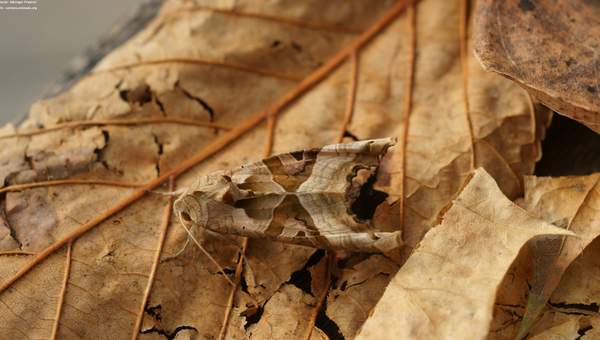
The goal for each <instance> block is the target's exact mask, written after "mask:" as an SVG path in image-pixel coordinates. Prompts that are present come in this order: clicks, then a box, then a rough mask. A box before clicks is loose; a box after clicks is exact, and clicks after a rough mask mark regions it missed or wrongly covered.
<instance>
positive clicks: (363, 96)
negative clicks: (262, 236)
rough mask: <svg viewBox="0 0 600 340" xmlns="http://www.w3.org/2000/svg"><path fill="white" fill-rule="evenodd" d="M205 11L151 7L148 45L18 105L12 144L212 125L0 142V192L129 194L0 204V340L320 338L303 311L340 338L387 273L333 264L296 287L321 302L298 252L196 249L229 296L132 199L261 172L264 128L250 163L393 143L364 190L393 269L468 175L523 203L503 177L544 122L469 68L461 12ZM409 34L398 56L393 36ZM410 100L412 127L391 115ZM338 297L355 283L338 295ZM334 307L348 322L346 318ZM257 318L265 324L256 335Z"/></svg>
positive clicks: (172, 233) (386, 5)
mask: <svg viewBox="0 0 600 340" xmlns="http://www.w3.org/2000/svg"><path fill="white" fill-rule="evenodd" d="M205 6H216V5H214V4H212V2H211V3H208V2H207V3H206V4H203V3H201V2H200V1H196V2H193V1H178V0H171V1H166V2H165V3H164V5H163V10H162V12H161V15H160V16H159V17H157V18H156V19H155V20H154V21H152V22H151V23H150V24H149V26H148V28H147V29H145V30H143V31H141V32H140V33H139V34H137V35H136V36H135V37H133V38H132V39H131V40H130V41H128V42H127V43H125V44H124V45H123V46H121V47H120V48H118V49H117V50H115V51H113V52H112V53H111V54H109V55H108V56H107V57H106V58H105V59H104V60H103V61H102V62H101V63H100V64H99V65H98V66H97V68H96V69H95V71H94V72H92V73H91V74H89V75H88V76H86V77H84V78H83V79H81V80H80V81H79V82H78V83H77V84H75V85H74V86H73V88H71V89H69V90H68V91H66V92H64V93H63V94H61V95H59V96H57V97H54V98H50V99H47V100H43V101H40V102H38V103H36V104H35V105H34V106H33V108H32V110H31V114H30V117H29V119H28V120H27V121H26V122H25V124H24V128H26V129H27V128H28V129H31V128H34V127H36V126H45V127H47V128H51V127H52V126H54V124H57V123H58V124H60V123H64V122H69V121H88V122H89V121H92V120H93V121H105V120H107V119H110V120H115V119H139V118H148V117H152V118H153V119H154V118H157V119H158V118H161V117H167V118H173V117H177V118H186V119H192V120H195V121H199V122H203V123H205V124H206V125H210V124H218V126H217V125H213V126H214V128H202V127H198V126H193V125H189V124H188V125H187V126H186V125H185V124H184V125H182V124H178V125H173V124H169V125H167V124H159V123H156V122H155V123H151V124H149V123H144V124H141V123H140V124H139V125H134V126H115V125H114V124H113V123H111V124H108V123H103V124H99V125H102V126H100V127H89V126H88V127H73V126H70V127H69V128H68V129H62V130H56V131H54V132H50V133H42V132H40V133H39V134H35V135H29V136H22V137H19V138H18V139H15V138H13V139H11V138H6V137H2V139H0V146H1V147H0V150H2V151H0V152H2V153H0V165H1V167H0V174H2V176H3V178H4V179H5V183H4V184H15V183H21V182H29V181H32V180H35V179H46V178H57V177H60V178H68V179H69V180H73V179H78V180H94V181H97V180H105V181H113V182H114V181H118V182H121V183H123V182H127V183H128V184H129V186H131V185H133V184H136V183H137V184H140V183H147V184H146V185H145V186H143V187H141V188H138V189H131V188H129V189H128V188H122V187H116V186H110V185H107V184H110V183H99V184H95V185H82V184H81V183H79V184H74V182H68V183H71V185H65V183H63V185H60V186H50V187H44V188H37V189H35V190H34V189H27V190H25V191H23V194H17V193H10V194H6V195H5V197H3V206H4V208H5V209H4V210H5V212H6V204H7V202H8V201H9V198H10V200H12V201H13V202H15V204H14V205H13V207H15V210H14V214H15V216H12V214H11V213H9V214H6V218H4V219H3V222H2V224H0V232H2V233H3V234H0V235H4V236H3V237H4V238H3V241H2V246H3V247H4V248H3V249H5V250H6V251H7V252H5V253H1V254H0V278H1V280H2V282H4V285H3V286H2V289H1V290H2V293H1V294H2V295H0V299H1V300H2V302H3V303H2V304H0V319H1V320H2V324H3V325H5V327H4V328H2V329H0V336H1V337H6V338H11V337H25V336H29V337H44V338H47V337H50V336H52V334H53V332H54V331H56V332H57V336H58V337H59V338H67V339H69V338H98V339H103V338H125V337H128V336H132V335H133V336H136V335H138V328H137V324H136V323H137V322H138V321H139V322H140V323H141V327H140V328H139V331H140V332H141V334H139V336H140V338H142V339H143V338H148V339H152V338H158V337H161V334H163V335H164V334H167V335H169V336H172V337H175V336H189V337H191V336H197V337H199V338H222V337H227V338H248V337H250V336H251V334H250V330H251V329H255V330H256V332H259V331H260V332H267V326H268V324H270V323H272V322H273V320H272V319H273V318H275V319H277V318H278V317H280V316H284V317H286V319H285V322H283V321H282V322H278V326H279V327H281V328H280V329H277V330H276V332H277V334H304V336H305V337H308V336H311V337H319V336H323V335H322V334H321V333H320V331H319V330H318V328H319V327H322V328H325V326H324V324H323V322H324V321H323V319H324V317H322V318H319V317H318V315H319V312H320V311H319V309H320V308H326V310H325V313H322V314H324V315H326V316H327V317H328V318H329V319H330V321H331V322H332V323H334V324H335V323H338V324H339V326H338V327H339V329H340V331H341V332H342V333H343V334H344V335H345V336H346V337H348V338H351V337H353V336H354V334H355V332H356V330H357V329H358V328H360V325H361V324H362V323H363V322H364V320H365V319H366V317H367V315H368V311H369V310H370V309H371V308H372V307H373V306H374V304H375V303H376V301H377V299H378V298H379V296H381V294H382V292H383V289H384V288H385V286H386V284H387V281H389V278H390V275H391V274H393V271H395V270H396V268H397V267H396V266H397V264H394V263H393V261H391V260H388V259H384V258H382V257H370V258H364V257H362V256H361V255H353V256H350V257H349V258H348V259H345V260H344V261H341V262H340V263H339V266H340V268H339V270H340V275H341V281H338V283H339V285H335V286H334V288H333V289H332V290H331V291H332V292H334V295H332V294H331V293H330V294H329V296H327V295H326V294H321V293H322V292H323V291H318V292H313V291H312V289H307V290H300V291H299V290H298V289H295V288H294V287H295V285H296V284H298V282H296V281H297V278H298V277H309V276H310V275H309V274H308V273H311V272H314V273H315V275H314V276H315V279H314V280H313V279H311V280H310V285H308V286H310V287H329V279H335V277H334V278H328V279H327V280H324V281H325V282H318V281H319V280H322V279H320V277H323V275H321V274H319V275H317V272H316V269H314V268H312V266H313V265H308V264H309V263H310V262H311V260H310V258H311V254H313V253H314V252H315V251H314V250H313V249H309V248H304V247H298V246H290V245H283V244H276V243H272V242H268V241H257V240H248V241H247V243H246V242H244V241H241V242H240V240H239V239H237V238H233V237H230V238H229V240H223V239H222V238H221V237H217V236H215V235H212V234H209V233H206V234H205V233H202V234H199V235H197V236H198V238H200V240H201V241H202V243H203V245H204V247H205V248H206V249H207V250H208V251H209V252H210V253H211V254H212V255H213V256H214V257H215V258H216V259H217V260H218V261H219V263H220V265H221V266H223V267H224V268H225V269H226V271H227V272H228V273H229V272H234V274H233V275H231V279H232V280H236V279H239V284H238V287H237V288H236V289H235V290H234V291H232V289H231V287H230V286H229V285H228V284H227V281H226V279H225V278H224V277H223V275H222V274H219V273H218V269H217V268H216V267H215V266H214V265H213V264H212V263H211V262H210V261H209V260H208V259H207V258H206V257H205V256H204V255H203V254H202V253H201V252H200V251H199V250H198V249H197V248H195V247H192V246H188V247H187V248H185V250H184V252H183V253H181V254H180V255H178V256H172V255H175V254H176V253H177V252H178V251H179V250H180V249H181V247H182V246H183V244H184V243H185V240H186V234H185V232H184V231H183V230H182V228H179V226H178V225H177V223H173V222H172V223H164V221H167V220H168V218H169V216H168V214H166V212H168V211H169V209H168V208H169V204H168V202H167V201H168V198H166V197H164V196H162V195H157V194H152V193H148V191H149V190H156V188H157V187H158V186H160V185H161V184H162V183H165V182H166V181H167V180H168V178H169V177H170V176H171V175H174V176H175V177H177V178H176V188H182V187H186V186H188V185H190V184H191V183H193V182H194V181H195V179H196V178H197V177H198V176H199V175H202V174H206V173H208V172H210V171H213V170H218V169H227V168H232V167H234V166H237V165H240V164H244V163H249V162H251V161H256V160H258V159H261V158H263V157H264V155H265V151H264V150H263V149H264V148H263V145H265V144H266V145H269V140H270V137H269V136H270V135H271V133H270V131H271V130H270V127H273V126H274V127H275V129H274V142H273V148H272V150H269V149H270V148H267V151H273V152H275V153H280V152H288V151H292V150H298V149H303V148H309V147H318V146H322V145H325V144H330V143H332V142H336V141H337V140H339V139H340V136H341V135H346V136H350V137H346V140H350V139H351V136H355V137H357V138H359V139H367V138H377V137H386V136H397V137H399V140H403V138H404V137H403V136H405V137H406V139H407V142H406V145H405V146H404V143H400V145H399V148H398V149H396V150H395V152H391V153H389V154H390V155H393V157H398V156H400V157H401V158H403V163H405V164H406V166H405V167H406V170H404V168H403V167H402V166H400V168H397V167H394V166H389V167H387V168H386V169H387V171H389V176H388V177H387V180H389V182H388V181H387V180H386V177H385V176H382V177H381V178H380V182H379V185H380V186H381V187H383V188H386V190H388V191H390V192H391V194H392V196H393V197H392V199H390V205H388V204H382V205H381V206H380V208H379V209H378V211H377V213H376V216H377V217H376V218H378V219H380V220H381V222H382V223H383V224H387V225H389V226H390V227H393V228H399V227H402V230H403V232H404V233H405V235H406V239H405V241H407V242H408V244H409V245H410V247H408V248H407V249H405V251H404V253H403V254H401V255H402V256H396V255H398V254H389V256H390V257H393V258H394V259H395V261H397V262H402V261H404V259H405V258H406V255H407V254H409V253H410V251H411V248H412V247H414V246H415V245H416V244H417V243H418V241H419V240H420V238H421V237H422V235H423V234H425V232H426V231H427V230H428V229H429V228H430V227H431V226H433V225H434V224H435V223H436V219H437V215H438V214H439V212H440V211H442V210H443V209H444V207H445V206H447V205H448V203H449V202H450V201H451V199H452V198H454V197H455V195H456V194H457V192H458V191H459V189H460V188H461V186H462V184H463V182H464V180H465V179H466V178H467V177H468V176H469V174H470V173H472V171H473V169H474V167H476V166H484V167H485V168H486V170H487V171H488V172H489V173H491V174H492V175H493V176H494V178H495V179H496V180H497V181H498V183H499V185H500V187H501V188H502V190H503V191H504V192H505V193H506V194H507V195H510V196H511V197H516V196H518V195H519V194H520V192H521V180H520V178H521V175H523V174H528V173H531V172H532V171H533V166H534V163H535V160H536V159H537V158H538V157H539V141H540V139H541V138H542V136H543V134H544V128H545V126H546V124H547V122H548V118H549V116H548V112H547V111H542V110H537V112H535V110H534V106H533V104H532V103H531V101H530V98H529V97H528V95H527V94H526V93H525V92H524V91H523V90H522V89H521V88H519V87H518V86H516V85H515V84H513V83H511V82H510V81H508V80H506V79H503V78H502V77H499V76H497V75H494V74H490V73H486V72H483V70H482V69H481V67H480V66H479V64H478V62H477V61H476V60H475V59H474V58H472V57H471V56H470V54H468V53H467V48H468V41H467V40H466V39H467V33H468V31H467V30H465V29H464V28H466V27H467V26H464V25H463V26H461V24H464V23H465V22H466V21H465V20H463V19H464V18H466V12H461V11H460V8H461V7H460V3H459V2H450V1H442V0H424V1H421V2H420V3H419V5H418V6H416V10H414V12H410V13H413V14H414V15H415V16H416V22H415V25H412V24H411V20H410V19H411V18H412V16H411V15H406V14H404V13H405V8H406V6H407V5H406V4H405V3H403V2H399V3H393V2H385V1H382V2H375V3H372V2H365V1H329V2H315V3H312V2H299V3H296V4H294V5H293V6H289V4H288V3H287V2H285V1H274V2H269V3H265V2H262V1H242V2H238V3H237V4H235V5H233V4H221V5H219V6H220V7H219V8H207V7H205ZM461 13H463V15H461ZM461 27H463V29H462V30H461ZM413 30H414V32H416V50H413V49H412V47H411V46H412V45H411V43H410V39H409V38H408V37H411V36H412V32H413ZM357 32H363V33H360V34H359V33H357ZM461 33H463V34H462V35H461ZM461 37H462V38H461ZM461 39H462V42H463V45H462V47H463V48H461ZM413 52H416V58H415V59H414V64H413V63H412V62H411V60H412V58H411V56H412V55H413ZM463 66H464V69H463ZM355 71H356V73H355ZM413 71H414V84H413V86H408V84H407V79H409V78H408V75H409V74H411V73H412V72H413ZM462 86H466V88H467V91H466V92H464V91H463V87H462ZM407 88H408V89H412V90H407ZM352 93H355V94H356V97H355V98H353V97H352V96H351V95H349V94H352ZM409 94H412V100H411V101H410V103H411V105H412V109H410V110H406V109H405V108H406V107H407V106H406V101H405V99H406V98H408V97H409V96H408V95H409ZM465 94H466V95H465ZM291 101H294V102H293V103H292V104H291V105H289V104H290V103H291ZM348 103H350V104H348ZM352 103H354V104H353V105H352ZM270 114H271V115H273V116H275V115H277V114H279V117H278V118H277V122H276V124H273V122H274V120H270V122H271V123H269V124H262V125H261V124H259V123H261V122H263V121H264V120H265V119H266V118H267V116H268V115H270ZM407 117H409V119H407ZM346 122H349V125H348V126H347V127H346V126H345V124H346ZM408 122H410V126H409V125H407V123H408ZM223 127H230V128H231V129H230V130H227V129H223ZM8 129H10V128H8ZM405 130H406V133H405ZM4 132H7V133H9V132H10V131H4ZM36 133H37V132H36ZM226 146H227V148H225V147H226ZM4 150H7V151H4ZM403 150H406V154H405V155H404V153H403ZM403 155H404V156H403ZM208 157H211V158H210V160H209V161H207V162H203V163H202V164H199V165H197V166H196V164H198V163H200V162H201V161H203V160H205V159H206V158H208ZM390 157H392V156H390ZM28 160H31V162H28ZM393 163H394V161H393V160H392V161H391V163H390V164H391V165H393ZM192 167H193V168H192ZM188 169H191V170H190V171H188V172H186V173H185V174H182V172H184V171H186V170H188ZM383 172H384V171H382V174H383ZM400 186H401V187H402V188H399V187H400ZM163 189H164V190H168V188H166V187H164V188H163ZM7 190H8V189H7ZM21 190H23V189H22V187H21ZM9 196H10V197H9ZM402 197H405V199H404V202H405V204H404V209H403V210H402V211H403V212H404V214H403V221H402V223H401V221H400V219H399V218H398V212H399V211H400V210H401V209H400V208H399V207H400V202H402V201H403V199H402ZM29 198H32V199H33V198H35V201H36V202H38V203H37V204H39V206H43V207H44V209H42V210H40V212H39V214H42V215H39V216H38V215H32V216H31V220H29V219H28V218H27V216H28V215H26V214H24V213H23V212H24V211H30V210H31V207H30V208H27V207H20V208H18V207H19V204H16V203H19V200H23V199H27V200H28V201H26V203H27V205H28V206H29V204H32V203H33V202H32V201H31V200H29ZM17 208H18V209H17ZM27 209H29V210H27ZM36 213H38V212H36ZM48 216H55V217H56V223H55V224H53V223H47V224H45V226H44V228H45V231H44V233H45V234H46V235H47V236H46V237H42V236H39V237H38V236H37V234H36V233H35V232H34V231H35V230H36V228H38V225H36V224H34V223H35V221H36V220H40V219H44V218H45V217H48ZM10 221H14V222H15V225H14V226H13V225H10V223H9V222H10ZM49 221H52V220H49ZM30 222H31V223H30ZM12 230H18V231H19V235H36V236H35V237H37V239H36V238H35V237H34V238H33V239H31V240H30V241H29V243H30V244H29V246H24V247H22V248H18V247H15V245H16V244H18V242H19V241H21V240H20V239H19V237H18V236H17V237H16V238H13V239H12V240H11V239H10V238H9V239H7V241H6V237H7V236H6V235H10V234H11V232H12ZM164 233H166V241H165V242H164V245H163V243H162V241H161V240H162V238H161V235H163V234H164ZM70 240H74V241H73V243H72V247H69V246H68V244H70V242H69V241H70ZM238 243H241V244H242V249H245V251H242V252H243V253H244V254H245V255H244V256H243V257H241V256H240V255H239V253H240V249H239V248H240V246H239V244H238ZM49 244H50V245H49ZM246 245H247V247H246ZM64 248H67V250H63V249H64ZM69 249H70V250H71V251H68V250H69ZM32 253H36V254H37V255H35V256H33V257H32ZM240 258H243V259H245V261H240V260H239V259H240ZM159 259H160V261H159ZM41 261H43V262H41ZM311 268H312V269H311ZM154 270H156V271H154ZM15 273H16V274H15ZM63 273H65V274H67V275H65V276H63ZM154 273H155V274H154ZM333 274H335V273H333ZM328 276H331V275H325V277H326V278H327V277H328ZM19 278H20V279H19ZM17 279H18V280H17ZM236 281H237V280H236ZM313 281H314V282H313ZM344 281H347V282H354V283H353V284H354V285H353V286H352V287H350V288H348V286H347V287H346V288H347V289H346V290H345V291H344V289H343V288H342V286H341V285H342V283H343V282H344ZM149 283H150V284H149ZM236 283H237V282H236ZM321 289H323V288H321ZM324 292H325V293H327V292H328V291H324ZM350 300H356V301H360V304H356V303H350V302H347V303H346V302H344V301H350ZM307 306H308V307H307ZM311 308H312V309H311ZM307 309H311V311H310V313H307ZM261 310H262V313H263V314H260V313H261V312H260V311H261ZM284 310H285V311H286V312H283V311H284ZM265 315H268V316H269V318H270V320H269V319H265V320H264V321H263V320H262V318H263V317H264V316H265ZM293 315H295V316H296V317H297V318H302V320H298V319H295V318H296V317H294V316H293ZM307 315H308V316H310V317H308V318H307ZM261 322H262V323H261ZM286 325H287V326H286ZM298 325H300V326H301V327H302V329H297V328H296V327H298ZM257 334H258V333H257ZM260 334H268V333H260ZM273 334H274V333H273Z"/></svg>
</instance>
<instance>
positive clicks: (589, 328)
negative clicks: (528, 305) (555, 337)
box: [529, 238, 600, 339]
mask: <svg viewBox="0 0 600 340" xmlns="http://www.w3.org/2000/svg"><path fill="white" fill-rule="evenodd" d="M598 254H600V239H599V238H596V239H595V240H594V241H593V242H592V243H590V245H589V246H588V247H587V248H585V249H584V250H583V252H582V253H581V254H580V255H579V256H578V257H577V258H576V259H575V260H574V261H573V262H571V264H570V266H569V267H568V268H567V270H566V271H565V272H564V275H563V276H562V279H561V281H560V283H559V285H558V287H556V290H555V291H554V293H553V294H552V296H551V297H550V299H549V302H548V304H547V308H545V309H544V310H543V313H542V314H541V315H540V317H539V319H538V320H537V321H536V323H535V324H534V325H533V327H532V328H531V330H530V332H529V334H530V335H532V337H534V338H535V337H536V336H537V337H538V338H540V339H543V338H544V337H543V336H545V335H546V334H552V333H553V332H550V331H551V330H554V329H556V328H558V330H560V329H561V328H565V329H566V328H567V326H564V324H569V323H570V324H573V323H575V324H576V329H577V332H576V333H577V335H576V336H575V337H571V338H569V339H575V338H577V336H581V339H597V338H598V336H600V314H599V307H598V306H599V305H600V293H599V290H598V277H599V276H600V256H598Z"/></svg>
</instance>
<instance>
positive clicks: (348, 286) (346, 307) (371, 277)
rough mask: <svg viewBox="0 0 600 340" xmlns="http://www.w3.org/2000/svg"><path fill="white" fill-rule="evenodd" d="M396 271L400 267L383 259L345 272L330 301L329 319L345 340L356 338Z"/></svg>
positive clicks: (361, 263)
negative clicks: (372, 307)
mask: <svg viewBox="0 0 600 340" xmlns="http://www.w3.org/2000/svg"><path fill="white" fill-rule="evenodd" d="M396 271H398V265H397V264H396V263H394V262H393V261H392V260H390V259H388V258H386V257H384V256H381V255H373V256H370V257H369V258H368V259H366V260H364V261H361V262H359V263H357V264H355V265H354V266H350V267H346V268H343V269H342V271H341V275H340V277H338V278H336V281H335V282H336V285H335V287H333V289H332V291H331V293H330V294H329V296H328V298H327V316H329V318H330V319H331V320H332V321H334V322H335V323H336V325H337V326H338V327H339V329H340V333H341V334H342V335H343V336H344V337H345V338H346V339H352V338H354V336H355V335H356V333H357V332H358V329H359V328H360V325H362V324H363V322H364V321H365V320H367V318H368V317H369V312H370V309H371V306H375V304H376V303H377V301H379V299H380V298H381V295H382V294H383V291H384V289H385V287H387V285H388V283H389V282H390V280H391V278H392V277H393V275H394V274H395V273H396Z"/></svg>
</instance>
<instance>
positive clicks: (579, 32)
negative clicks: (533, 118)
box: [475, 0, 600, 133]
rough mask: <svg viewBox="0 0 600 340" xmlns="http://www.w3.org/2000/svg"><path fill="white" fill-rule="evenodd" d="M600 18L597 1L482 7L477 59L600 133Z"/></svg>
mask: <svg viewBox="0 0 600 340" xmlns="http://www.w3.org/2000/svg"><path fill="white" fill-rule="evenodd" d="M599 17H600V6H598V3H597V2H595V1H570V0H556V1H534V0H508V1H506V0H482V1H478V8H477V12H476V15H475V18H476V20H475V32H476V34H475V53H476V55H477V57H478V58H479V60H480V61H481V63H482V65H483V67H484V68H486V69H488V70H492V71H494V72H498V73H500V74H502V75H504V76H506V77H508V78H511V79H513V80H515V81H516V82H518V83H519V84H520V85H521V86H523V87H525V88H526V89H527V90H528V91H529V92H530V93H531V94H532V95H533V96H535V97H536V98H537V99H538V100H540V101H541V102H542V103H544V104H545V105H547V106H548V107H550V108H552V109H553V110H555V111H556V112H558V113H561V114H563V115H565V116H568V117H570V118H572V119H575V120H578V121H579V122H581V123H583V124H585V125H587V126H588V127H589V128H591V129H592V130H594V131H596V132H599V133H600V113H599V112H600V95H599V94H600V82H599V78H600V75H599V74H598V63H600V55H598V53H597V51H596V49H597V48H598V45H599V44H600V38H599V37H600V21H598V18H599Z"/></svg>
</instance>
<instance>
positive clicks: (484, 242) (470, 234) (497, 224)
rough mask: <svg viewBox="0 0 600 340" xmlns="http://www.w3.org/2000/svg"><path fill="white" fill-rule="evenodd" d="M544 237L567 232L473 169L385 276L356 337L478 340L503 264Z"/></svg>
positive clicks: (485, 325)
mask: <svg viewBox="0 0 600 340" xmlns="http://www.w3.org/2000/svg"><path fill="white" fill-rule="evenodd" d="M550 234H553V235H569V234H571V233H569V232H568V231H565V230H564V229H560V228H557V227H555V226H553V225H552V224H550V223H547V222H544V221H542V220H540V219H537V218H535V217H533V216H532V215H530V214H528V213H527V212H525V211H524V210H522V209H521V208H519V207H518V206H516V205H515V204H514V203H512V202H511V201H510V200H508V199H507V198H506V197H504V196H503V195H502V192H501V191H500V190H499V188H498V186H497V185H496V183H495V182H494V180H493V179H492V178H491V177H490V175H489V174H487V173H486V172H485V171H484V170H477V171H476V172H475V174H474V175H473V178H472V179H471V180H470V181H469V183H468V184H467V185H466V186H465V188H464V189H463V191H462V192H461V193H460V195H459V196H458V197H457V198H456V200H454V201H453V204H452V206H451V207H450V208H449V210H448V211H447V212H446V213H445V214H444V216H443V221H442V223H441V224H440V225H438V226H436V227H434V228H433V229H431V230H430V231H429V232H428V233H427V234H426V235H425V237H424V239H423V241H422V242H421V244H420V245H419V247H418V248H417V249H415V252H414V254H413V255H412V256H411V257H410V258H409V259H408V260H407V262H406V263H405V264H404V266H403V267H402V268H400V270H399V271H398V273H397V274H396V276H395V277H394V278H393V279H392V281H391V282H390V284H389V286H388V287H387V288H386V290H385V293H384V294H383V297H382V298H381V300H380V301H379V303H378V304H377V306H376V307H375V309H374V311H373V313H372V316H371V317H370V318H369V319H368V320H367V321H366V322H365V324H364V326H363V328H362V329H361V331H360V333H359V335H358V336H357V337H356V339H383V338H388V339H389V338H394V339H458V338H463V337H464V336H465V335H466V334H468V336H469V338H470V339H485V337H486V335H487V333H488V327H489V323H490V320H491V319H492V311H493V305H494V300H495V297H496V289H497V288H498V286H499V284H500V283H501V281H502V278H503V277H504V274H505V273H506V271H507V270H508V268H509V266H510V264H511V262H512V261H513V260H514V259H515V257H516V256H517V255H518V253H519V250H520V249H521V247H522V246H523V245H524V244H525V242H527V241H528V240H530V239H531V238H533V237H536V236H541V235H550ZM571 235H572V234H571Z"/></svg>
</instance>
